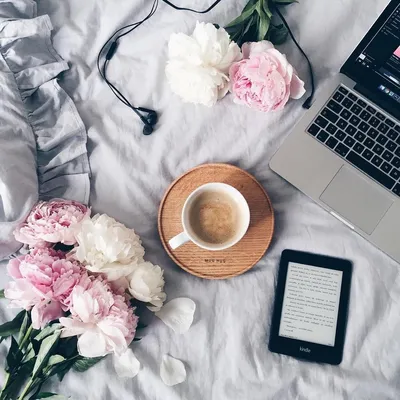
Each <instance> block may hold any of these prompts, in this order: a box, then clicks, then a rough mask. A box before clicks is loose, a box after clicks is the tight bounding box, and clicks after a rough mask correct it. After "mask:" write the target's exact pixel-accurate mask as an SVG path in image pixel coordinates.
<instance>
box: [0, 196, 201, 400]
mask: <svg viewBox="0 0 400 400" xmlns="http://www.w3.org/2000/svg"><path fill="white" fill-rule="evenodd" d="M15 237H16V239H17V240H18V241H20V242H21V243H23V244H25V247H24V250H25V251H24V252H25V254H24V255H22V256H19V257H17V258H13V259H11V261H9V263H8V267H7V268H8V274H9V275H10V277H11V278H12V281H11V282H10V283H9V284H8V286H7V287H6V288H5V290H4V291H3V292H2V293H1V294H2V296H3V297H5V298H7V299H9V300H10V306H11V307H18V308H22V309H23V311H21V312H20V313H19V314H18V315H17V316H16V317H15V318H14V320H12V321H10V322H7V323H5V324H3V325H2V326H0V342H1V341H3V340H5V339H6V338H10V340H11V346H10V349H9V352H8V355H7V359H6V362H7V367H6V381H5V383H4V386H3V390H2V391H1V394H0V400H3V399H16V398H18V399H20V400H22V399H25V398H30V399H36V398H44V397H49V396H50V395H49V394H40V390H41V387H42V385H43V383H44V382H45V381H46V380H47V379H48V378H50V377H51V376H53V375H58V377H59V379H60V380H62V379H63V377H64V375H65V374H66V373H67V372H68V371H69V370H70V369H71V368H73V369H74V370H76V371H79V372H83V371H85V370H87V369H88V368H90V367H91V366H93V365H95V364H96V363H97V362H98V361H100V360H101V359H102V358H103V357H104V356H105V355H107V354H110V353H113V354H114V365H115V368H116V370H117V372H120V375H122V376H134V375H136V373H137V372H138V370H139V365H140V364H139V363H138V361H137V359H136V358H135V357H134V356H133V353H132V352H131V353H132V354H130V353H129V350H128V346H129V345H130V343H131V342H132V341H133V340H135V333H136V329H137V328H138V317H137V315H136V314H135V310H136V308H135V306H137V305H139V304H140V302H142V303H145V305H146V306H147V308H148V309H149V310H151V311H153V312H159V314H158V316H159V317H160V318H161V319H163V318H164V317H165V311H164V310H161V311H160V309H161V307H162V306H163V303H164V301H165V299H166V295H165V293H164V278H163V270H162V269H161V268H160V267H159V266H157V265H153V264H151V263H149V262H146V261H144V258H143V257H144V253H145V252H144V248H143V246H142V244H141V241H140V238H139V237H138V235H136V233H135V232H134V230H132V229H128V228H127V227H126V226H124V225H123V224H121V223H119V222H117V221H115V220H114V219H113V218H110V217H109V216H107V215H95V216H94V217H92V218H90V209H89V208H88V207H86V206H84V205H82V204H80V203H77V202H74V201H66V200H59V199H56V200H53V201H50V202H40V203H38V204H37V205H36V206H35V207H34V209H33V210H32V211H31V213H30V215H29V216H28V218H27V220H26V222H25V223H24V224H23V225H22V226H21V227H20V228H19V229H17V230H16V232H15ZM175 300H178V299H175ZM186 300H187V301H188V300H189V299H186ZM170 303H172V302H170ZM191 307H193V306H192V305H191ZM168 308H171V307H166V309H167V310H166V311H168ZM193 312H194V310H193ZM192 320H193V314H192ZM165 322H166V323H167V324H169V322H168V317H166V320H165ZM190 323H191V322H190ZM189 326H190V324H189ZM172 327H173V326H172ZM173 328H174V327H173ZM187 328H188V327H187ZM178 329H179V328H178Z"/></svg>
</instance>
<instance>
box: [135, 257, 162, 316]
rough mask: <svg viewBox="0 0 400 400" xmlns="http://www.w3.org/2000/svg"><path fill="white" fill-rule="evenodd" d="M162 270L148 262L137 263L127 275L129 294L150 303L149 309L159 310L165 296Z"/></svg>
mask: <svg viewBox="0 0 400 400" xmlns="http://www.w3.org/2000/svg"><path fill="white" fill-rule="evenodd" d="M163 274H164V271H163V270H162V269H161V268H160V267H159V266H158V265H153V264H152V263H150V262H143V263H141V264H139V265H137V266H136V267H135V268H134V269H133V272H132V273H131V274H130V275H129V276H128V278H127V279H128V283H129V287H128V290H129V292H130V294H131V295H132V296H133V297H134V298H135V299H137V300H140V301H143V302H145V303H150V304H152V305H153V306H148V307H147V308H148V309H149V310H150V311H159V310H160V309H161V307H162V305H163V303H164V301H165V299H166V298H167V295H166V294H165V293H164V284H165V282H164V277H163Z"/></svg>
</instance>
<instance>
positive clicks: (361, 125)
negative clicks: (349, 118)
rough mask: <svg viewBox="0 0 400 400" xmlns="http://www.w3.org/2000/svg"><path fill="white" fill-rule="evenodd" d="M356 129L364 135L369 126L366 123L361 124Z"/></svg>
mask: <svg viewBox="0 0 400 400" xmlns="http://www.w3.org/2000/svg"><path fill="white" fill-rule="evenodd" d="M358 129H359V130H360V131H362V132H364V133H367V131H368V129H369V125H368V124H367V123H366V122H364V121H363V122H361V124H360V125H358Z"/></svg>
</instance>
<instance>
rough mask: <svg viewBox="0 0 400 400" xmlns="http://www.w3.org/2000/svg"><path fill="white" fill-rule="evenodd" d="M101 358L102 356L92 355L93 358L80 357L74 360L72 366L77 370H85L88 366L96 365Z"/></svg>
mask: <svg viewBox="0 0 400 400" xmlns="http://www.w3.org/2000/svg"><path fill="white" fill-rule="evenodd" d="M103 358H104V357H93V358H87V357H80V358H78V359H77V360H76V361H75V362H74V365H73V366H72V368H73V369H74V370H75V371H77V372H85V371H87V370H88V369H89V368H91V367H93V365H96V364H97V363H98V362H99V361H101V360H102V359H103Z"/></svg>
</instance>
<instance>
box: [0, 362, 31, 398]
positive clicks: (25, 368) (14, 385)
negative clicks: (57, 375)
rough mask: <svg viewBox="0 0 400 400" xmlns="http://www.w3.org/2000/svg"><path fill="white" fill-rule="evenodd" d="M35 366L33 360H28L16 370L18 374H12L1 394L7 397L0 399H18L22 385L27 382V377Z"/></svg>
mask: <svg viewBox="0 0 400 400" xmlns="http://www.w3.org/2000/svg"><path fill="white" fill-rule="evenodd" d="M34 364H35V360H30V361H29V362H27V363H25V364H23V365H22V367H21V368H19V369H18V373H17V374H14V376H13V379H12V380H11V383H10V384H9V385H8V386H7V388H6V389H5V390H4V389H3V392H2V394H3V395H7V396H5V397H0V398H4V399H16V398H17V397H18V393H19V392H20V390H21V387H22V386H23V384H24V383H25V382H26V381H27V380H28V378H29V375H30V374H31V372H32V368H33V366H34Z"/></svg>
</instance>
